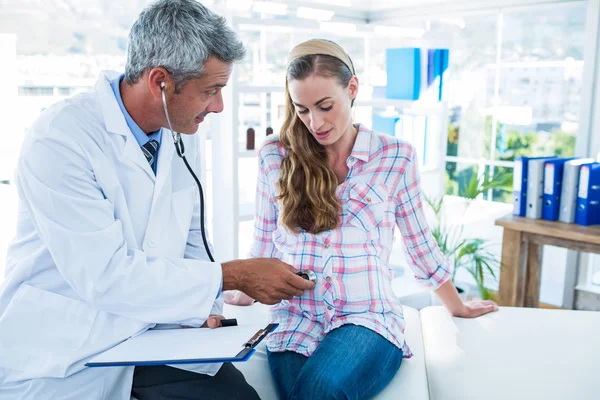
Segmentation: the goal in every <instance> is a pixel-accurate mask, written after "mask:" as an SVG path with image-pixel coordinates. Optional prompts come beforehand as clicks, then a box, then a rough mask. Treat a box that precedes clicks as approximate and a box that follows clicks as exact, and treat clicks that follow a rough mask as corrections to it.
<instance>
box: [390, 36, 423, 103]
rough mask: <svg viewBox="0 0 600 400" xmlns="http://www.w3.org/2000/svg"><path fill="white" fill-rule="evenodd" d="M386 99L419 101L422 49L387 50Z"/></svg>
mask: <svg viewBox="0 0 600 400" xmlns="http://www.w3.org/2000/svg"><path fill="white" fill-rule="evenodd" d="M385 69H386V71H387V85H386V87H385V97H387V98H388V99H399V100H418V99H419V94H420V92H421V49H419V48H399V49H387V50H386V60H385Z"/></svg>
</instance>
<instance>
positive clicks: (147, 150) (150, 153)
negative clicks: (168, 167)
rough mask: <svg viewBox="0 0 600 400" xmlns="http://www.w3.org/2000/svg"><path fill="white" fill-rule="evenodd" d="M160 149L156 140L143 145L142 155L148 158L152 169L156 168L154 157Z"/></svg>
mask: <svg viewBox="0 0 600 400" xmlns="http://www.w3.org/2000/svg"><path fill="white" fill-rule="evenodd" d="M157 149H158V142H157V141H156V140H150V141H148V142H146V143H145V144H144V145H142V153H144V155H145V156H146V160H148V163H149V164H150V167H152V166H154V155H155V154H156V150H157Z"/></svg>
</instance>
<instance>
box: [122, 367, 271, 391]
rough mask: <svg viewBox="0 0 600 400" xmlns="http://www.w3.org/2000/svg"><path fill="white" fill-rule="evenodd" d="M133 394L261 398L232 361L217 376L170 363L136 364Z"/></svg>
mask: <svg viewBox="0 0 600 400" xmlns="http://www.w3.org/2000/svg"><path fill="white" fill-rule="evenodd" d="M131 394H132V395H133V396H134V397H135V398H136V399H138V400H166V399H186V400H229V399H232V400H260V397H258V394H257V393H256V391H255V390H254V388H253V387H252V386H250V385H249V384H248V382H246V379H245V378H244V375H242V373H241V372H240V371H238V370H237V368H235V367H234V366H233V365H231V364H223V366H222V367H221V369H220V370H219V372H218V373H217V374H216V375H215V376H208V375H203V374H197V373H195V372H190V371H184V370H182V369H178V368H173V367H167V366H166V365H157V366H150V367H136V368H135V371H134V374H133V387H132V390H131Z"/></svg>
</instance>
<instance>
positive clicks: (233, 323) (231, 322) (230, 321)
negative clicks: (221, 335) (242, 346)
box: [221, 318, 238, 327]
mask: <svg viewBox="0 0 600 400" xmlns="http://www.w3.org/2000/svg"><path fill="white" fill-rule="evenodd" d="M237 324H238V323H237V319H235V318H231V319H222V320H221V326H222V327H226V326H237Z"/></svg>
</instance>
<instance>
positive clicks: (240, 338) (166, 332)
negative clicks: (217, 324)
mask: <svg viewBox="0 0 600 400" xmlns="http://www.w3.org/2000/svg"><path fill="white" fill-rule="evenodd" d="M277 326H278V324H269V325H267V326H266V327H265V326H264V325H241V326H231V327H225V328H217V329H208V328H180V329H152V330H148V331H146V332H144V333H142V334H140V335H138V336H134V337H132V338H129V339H127V340H125V341H124V342H122V343H121V344H119V345H117V346H115V347H113V348H111V349H109V350H107V351H105V352H104V353H101V354H99V355H98V356H96V357H95V358H93V359H92V360H91V361H90V362H88V363H87V364H86V366H87V367H116V366H131V365H137V366H141V365H173V364H217V363H224V362H243V361H247V360H248V359H250V357H252V354H254V352H255V348H256V346H257V345H258V344H259V343H260V342H261V341H262V340H263V339H264V338H265V336H267V335H268V334H269V333H271V332H272V331H273V330H274V329H275V328H277Z"/></svg>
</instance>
